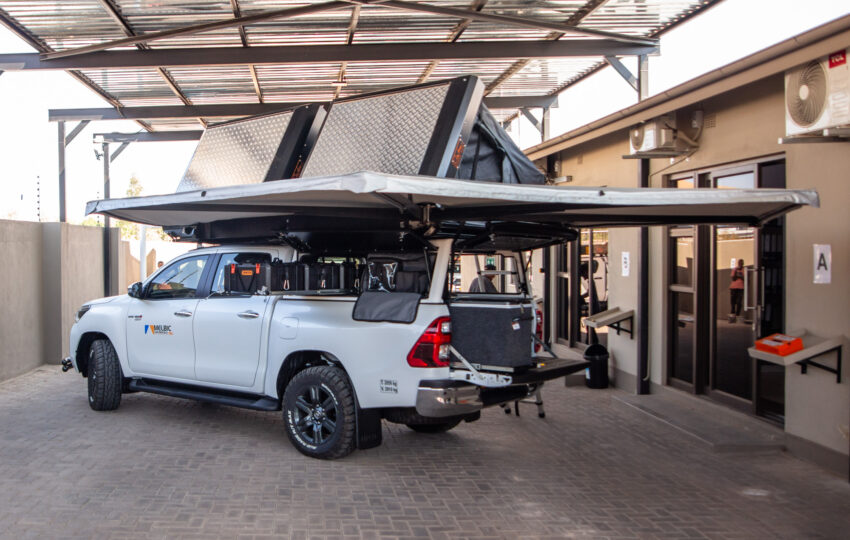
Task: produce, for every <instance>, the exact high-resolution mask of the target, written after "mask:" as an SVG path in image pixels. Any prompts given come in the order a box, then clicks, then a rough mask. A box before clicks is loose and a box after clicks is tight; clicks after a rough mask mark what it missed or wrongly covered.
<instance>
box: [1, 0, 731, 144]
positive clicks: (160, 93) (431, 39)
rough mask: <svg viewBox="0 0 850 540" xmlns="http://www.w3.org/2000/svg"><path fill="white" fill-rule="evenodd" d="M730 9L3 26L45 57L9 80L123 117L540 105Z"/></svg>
mask: <svg viewBox="0 0 850 540" xmlns="http://www.w3.org/2000/svg"><path fill="white" fill-rule="evenodd" d="M718 1H719V0H629V1H623V0H552V1H546V2H526V1H522V0H440V1H433V2H427V3H425V2H414V1H412V0H375V1H367V0H347V1H343V2H309V1H295V0H275V1H272V0H157V1H152V0H150V1H142V0H73V1H70V0H69V1H64V2H56V1H55V0H42V1H39V0H33V1H26V2H21V1H13V0H0V23H2V24H4V25H5V26H7V27H8V28H10V29H11V30H12V31H13V32H15V33H16V34H18V35H19V36H21V37H22V38H23V39H24V40H26V41H27V42H28V43H29V44H30V45H32V46H33V47H34V48H35V49H36V50H37V51H38V52H39V53H40V54H31V55H0V56H2V57H4V58H2V59H0V64H3V65H2V67H0V69H21V70H27V69H63V70H66V71H68V72H69V73H71V74H72V75H73V76H74V77H76V78H77V79H79V80H80V81H82V82H83V83H85V84H86V85H88V86H89V87H91V88H92V89H93V90H94V91H95V92H97V93H98V94H100V95H101V96H102V97H104V98H105V99H106V100H107V101H108V102H109V103H110V104H112V105H113V106H114V107H116V108H119V109H122V108H124V107H134V108H138V107H151V106H177V108H178V109H179V108H180V107H181V106H189V105H197V106H213V105H233V104H254V105H257V104H258V103H260V104H275V103H285V104H292V103H303V102H323V101H331V100H333V99H336V98H339V97H348V96H352V95H357V94H361V93H364V92H373V91H380V90H386V89H390V88H396V87H400V86H405V85H410V84H415V83H417V82H424V81H427V80H436V79H444V78H452V77H457V76H462V75H466V74H475V75H478V76H479V77H480V78H481V79H482V81H483V82H484V84H485V86H486V87H487V92H488V93H489V95H490V96H491V97H513V96H536V97H539V96H540V95H556V94H557V93H559V92H560V91H562V90H563V89H565V88H566V87H568V86H569V85H570V84H573V83H574V82H576V81H577V80H580V79H581V78H582V77H583V76H584V75H586V74H587V73H589V72H592V71H595V70H596V69H598V68H599V66H600V65H604V64H605V62H606V60H605V56H606V55H609V56H624V55H636V54H645V53H647V52H651V51H654V50H657V37H658V36H659V35H660V34H661V33H663V32H664V31H665V30H667V29H669V28H670V27H672V26H673V25H675V24H678V23H680V22H682V21H683V20H685V19H687V18H689V17H691V16H693V15H694V14H696V13H698V12H699V11H701V10H703V9H706V8H707V7H710V6H711V5H713V4H715V3H717V2H718ZM376 46H377V47H376ZM207 110H209V109H207ZM160 112H161V109H160ZM223 117H224V116H209V117H201V118H199V119H196V118H192V117H185V115H184V117H183V118H180V119H175V118H177V117H172V118H163V117H161V116H160V117H157V118H155V119H149V120H145V121H144V125H145V127H147V128H149V129H152V130H173V129H185V128H186V127H188V126H190V125H191V126H193V127H196V126H197V121H198V120H200V121H201V122H202V123H204V124H205V123H206V122H207V121H209V120H212V121H216V120H217V119H220V118H223ZM137 118H138V117H137ZM140 120H143V119H140Z"/></svg>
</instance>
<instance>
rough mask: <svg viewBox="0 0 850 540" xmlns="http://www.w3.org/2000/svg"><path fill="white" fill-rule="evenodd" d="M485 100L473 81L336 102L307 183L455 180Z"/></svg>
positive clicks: (309, 160)
mask: <svg viewBox="0 0 850 540" xmlns="http://www.w3.org/2000/svg"><path fill="white" fill-rule="evenodd" d="M483 94H484V87H483V85H482V84H481V82H480V81H479V80H478V78H477V77H473V76H468V77H460V78H457V79H450V80H445V81H438V82H434V83H429V84H420V85H416V86H410V87H406V88H399V89H397V90H394V91H390V92H380V93H376V94H368V95H363V96H356V97H352V98H346V99H341V100H338V101H335V102H333V104H331V106H330V110H329V111H328V115H327V118H326V119H325V123H324V125H323V126H322V130H321V132H320V133H319V137H318V140H317V141H316V144H315V146H314V147H313V149H312V151H311V153H310V156H309V157H308V158H307V162H306V163H305V165H304V170H303V172H302V174H301V177H302V178H312V177H320V176H321V177H324V176H336V175H343V174H349V173H354V172H358V171H374V172H378V173H384V174H394V175H408V176H413V175H425V176H437V177H442V178H454V177H455V176H456V174H457V168H458V166H459V165H460V157H461V155H462V153H463V151H464V147H465V141H467V140H468V139H469V133H470V131H471V130H472V126H473V125H474V123H475V120H476V114H477V112H478V110H479V108H480V107H481V99H482V96H483Z"/></svg>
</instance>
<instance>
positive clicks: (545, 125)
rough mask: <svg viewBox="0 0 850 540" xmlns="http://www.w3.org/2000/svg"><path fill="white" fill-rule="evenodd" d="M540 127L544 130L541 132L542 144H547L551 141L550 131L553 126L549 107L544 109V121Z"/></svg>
mask: <svg viewBox="0 0 850 540" xmlns="http://www.w3.org/2000/svg"><path fill="white" fill-rule="evenodd" d="M540 125H541V126H543V129H542V131H541V132H540V139H541V140H540V142H546V141H548V140H549V137H550V135H549V131H550V128H551V126H552V120H551V118H550V116H549V107H543V119H542V120H541V121H540Z"/></svg>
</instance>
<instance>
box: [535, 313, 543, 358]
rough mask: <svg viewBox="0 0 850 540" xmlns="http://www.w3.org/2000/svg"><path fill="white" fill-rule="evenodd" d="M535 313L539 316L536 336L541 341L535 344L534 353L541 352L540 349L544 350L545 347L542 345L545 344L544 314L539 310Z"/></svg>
mask: <svg viewBox="0 0 850 540" xmlns="http://www.w3.org/2000/svg"><path fill="white" fill-rule="evenodd" d="M535 312H536V314H537V327H536V328H535V329H534V334H535V335H536V336H537V339H539V340H540V341H535V342H534V352H540V349H542V348H543V346H542V345H540V344H541V343H542V342H543V312H542V311H540V310H539V309H538V310H536V311H535Z"/></svg>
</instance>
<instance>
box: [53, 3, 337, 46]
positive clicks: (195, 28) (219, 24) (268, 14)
mask: <svg viewBox="0 0 850 540" xmlns="http://www.w3.org/2000/svg"><path fill="white" fill-rule="evenodd" d="M350 6H351V4H350V3H348V2H327V3H324V4H313V5H308V6H302V7H297V8H290V9H277V10H273V11H264V12H262V13H257V14H256V15H248V16H245V17H234V18H232V19H224V20H221V21H214V22H209V23H203V24H195V25H192V26H182V27H180V28H172V29H170V30H163V31H161V32H150V33H148V34H141V35H138V36H128V37H126V38H122V39H114V40H112V41H104V42H103V43H96V44H94V45H86V46H85V47H77V48H75V49H66V50H64V51H55V52H46V53H45V54H44V55H43V56H44V58H66V57H69V56H78V55H81V54H84V53H90V52H96V51H104V50H106V49H112V48H115V47H123V46H126V45H137V44H139V43H149V42H151V41H155V40H158V39H165V38H173V37H176V36H186V35H191V34H200V33H202V32H210V31H212V30H221V29H222V28H233V27H236V26H244V25H246V24H252V23H256V22H261V21H268V20H272V19H288V18H292V17H298V16H301V15H309V14H312V13H319V12H322V11H328V10H333V9H342V8H346V7H350Z"/></svg>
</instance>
